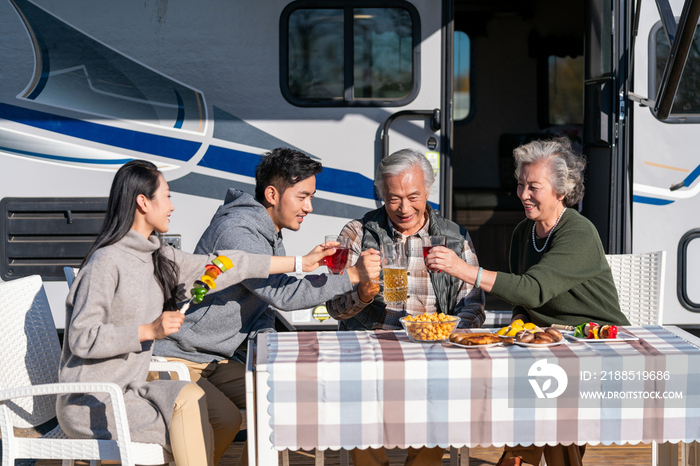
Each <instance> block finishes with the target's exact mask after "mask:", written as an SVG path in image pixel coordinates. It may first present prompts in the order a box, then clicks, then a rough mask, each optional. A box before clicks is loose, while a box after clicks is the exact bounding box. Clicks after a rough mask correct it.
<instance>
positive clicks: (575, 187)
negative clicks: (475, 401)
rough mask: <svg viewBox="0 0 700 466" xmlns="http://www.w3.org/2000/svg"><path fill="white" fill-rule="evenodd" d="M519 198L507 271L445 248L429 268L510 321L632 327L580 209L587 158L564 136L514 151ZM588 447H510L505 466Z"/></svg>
mask: <svg viewBox="0 0 700 466" xmlns="http://www.w3.org/2000/svg"><path fill="white" fill-rule="evenodd" d="M513 154H514V156H515V162H516V169H515V176H516V178H517V179H518V197H519V198H520V200H521V201H522V204H523V207H524V209H525V216H526V217H527V218H526V219H525V220H523V221H522V222H521V223H520V224H519V225H518V226H516V228H515V230H514V231H513V236H512V238H511V244H510V272H511V273H506V272H494V271H489V270H484V269H483V268H481V267H474V266H471V265H469V264H467V263H465V262H464V261H462V260H461V259H460V258H458V257H457V256H456V255H455V254H454V253H453V252H452V251H450V250H448V249H446V248H433V249H432V251H431V253H430V254H429V255H428V257H427V261H426V264H427V265H428V266H429V267H430V268H432V269H435V270H437V269H440V270H443V271H444V272H446V273H448V274H450V275H452V276H455V277H458V278H460V279H462V280H463V281H465V282H466V283H469V284H472V285H474V286H475V287H476V288H481V289H482V290H484V291H486V292H488V293H491V294H492V295H494V296H498V297H499V298H501V299H504V300H505V301H508V302H509V303H511V304H512V305H513V316H512V320H516V319H522V320H523V321H524V322H533V323H535V324H536V325H539V326H541V327H544V326H550V325H552V324H562V325H573V326H576V325H580V324H582V323H585V322H590V321H593V322H597V323H599V324H615V325H629V321H628V320H627V318H626V317H625V316H624V314H622V312H621V311H620V305H619V302H618V297H617V290H616V288H615V282H614V281H613V277H612V273H611V271H610V267H609V265H608V262H607V260H606V259H605V251H604V250H603V245H602V243H601V241H600V237H599V236H598V232H597V231H596V229H595V227H594V226H593V224H592V223H591V222H590V221H589V220H588V219H586V218H585V217H583V216H582V215H581V214H579V213H578V211H577V210H576V209H575V208H572V207H575V206H576V205H577V204H578V203H579V202H580V201H581V199H582V198H583V191H584V187H583V170H584V168H585V165H586V163H585V160H584V158H583V157H582V156H581V155H578V154H576V153H575V152H574V151H573V150H572V148H571V143H570V142H569V140H568V139H566V138H555V139H551V140H547V141H533V142H531V143H528V144H525V145H522V146H520V147H518V148H517V149H515V151H514V153H513ZM584 449H585V446H577V445H570V446H562V445H557V446H555V447H550V446H544V447H536V446H534V445H533V446H531V447H519V446H518V447H515V448H510V447H506V451H505V452H504V454H503V457H502V458H501V461H500V464H503V465H508V464H520V461H522V462H524V463H530V464H535V465H537V464H539V461H540V458H541V456H542V453H544V455H545V459H546V461H547V464H548V465H550V466H553V465H577V464H581V458H582V456H583V452H584Z"/></svg>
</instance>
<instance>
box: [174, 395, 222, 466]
mask: <svg viewBox="0 0 700 466" xmlns="http://www.w3.org/2000/svg"><path fill="white" fill-rule="evenodd" d="M207 412H208V410H207V398H206V395H205V393H204V390H202V389H201V388H200V387H198V386H197V385H196V384H193V383H188V384H187V385H185V387H184V388H183V389H182V390H180V393H179V394H178V395H177V399H176V400H175V409H174V410H173V419H172V421H171V422H170V429H169V431H168V433H169V434H170V448H171V450H172V453H173V458H174V459H175V464H177V466H202V465H208V466H213V465H214V464H215V463H214V440H213V437H214V433H213V431H212V428H211V424H209V420H208V419H207Z"/></svg>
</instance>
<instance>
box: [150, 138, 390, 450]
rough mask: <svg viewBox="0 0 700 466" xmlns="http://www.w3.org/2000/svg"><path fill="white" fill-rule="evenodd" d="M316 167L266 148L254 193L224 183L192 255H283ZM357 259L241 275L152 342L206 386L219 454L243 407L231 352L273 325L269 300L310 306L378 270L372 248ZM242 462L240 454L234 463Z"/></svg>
mask: <svg viewBox="0 0 700 466" xmlns="http://www.w3.org/2000/svg"><path fill="white" fill-rule="evenodd" d="M321 170H322V166H321V164H320V163H319V162H316V161H314V160H313V159H311V158H310V157H308V156H306V155H304V154H303V153H301V152H299V151H296V150H292V149H284V148H278V149H274V150H272V151H270V152H268V153H266V154H265V155H264V157H263V160H262V162H260V164H259V165H258V167H257V168H256V171H255V199H254V198H253V197H252V196H250V195H249V194H247V193H244V192H242V191H238V190H236V189H229V190H228V192H227V193H226V198H225V200H224V204H223V205H222V206H220V207H219V209H218V210H217V212H216V214H215V215H214V217H213V218H212V220H211V223H210V225H209V227H208V228H207V229H206V231H205V232H204V234H203V235H202V237H201V238H200V240H199V243H198V244H197V247H196V249H195V253H198V254H202V253H207V252H213V251H215V250H222V249H239V250H243V251H246V252H250V253H257V254H270V255H274V256H283V255H286V254H285V249H284V244H283V243H282V229H284V228H287V229H289V230H294V231H296V230H299V228H301V224H302V222H303V221H304V217H306V215H308V214H309V213H311V211H312V210H313V208H312V206H311V200H312V198H313V196H314V194H315V192H316V175H317V174H318V173H320V172H321ZM373 252H376V251H373ZM361 259H362V260H361V261H359V262H358V264H356V265H355V266H354V267H352V268H351V269H348V271H347V273H344V274H343V275H327V274H322V275H306V276H304V277H303V278H299V277H294V276H290V275H285V274H280V275H270V277H269V278H266V279H251V280H244V281H243V282H241V283H240V284H239V285H235V286H231V287H229V288H228V289H227V290H226V291H222V292H220V293H216V294H213V295H211V296H207V297H205V299H204V301H203V302H202V303H201V304H199V305H196V306H192V307H191V308H190V310H189V311H188V313H187V315H186V317H185V321H184V323H183V324H182V327H181V328H180V331H179V332H177V333H174V334H172V335H170V336H169V337H167V338H165V339H163V340H158V341H157V342H156V345H155V347H154V351H153V353H154V354H155V355H157V356H164V357H166V358H168V359H171V360H177V361H180V362H183V363H185V364H186V365H187V366H188V368H189V369H190V376H191V378H192V381H194V382H197V383H198V384H199V385H200V386H201V387H202V388H203V389H204V391H205V392H206V394H207V402H208V405H209V412H210V416H209V419H210V420H211V421H212V427H213V428H214V438H215V452H216V453H221V454H223V452H224V451H225V450H226V449H227V448H228V446H229V444H230V443H231V441H232V440H233V438H234V437H235V436H236V434H237V433H238V431H239V429H240V425H241V421H242V418H241V414H240V410H241V409H245V382H244V376H245V365H244V364H243V362H242V361H241V360H240V358H236V356H235V353H236V351H237V350H239V349H241V348H243V347H244V344H245V341H246V339H247V338H248V336H249V335H253V334H255V333H256V332H258V331H261V330H265V329H273V328H274V321H275V314H274V310H273V309H271V307H270V306H274V307H276V308H278V309H280V310H283V311H293V310H297V309H305V308H309V307H313V306H316V305H318V304H321V303H324V302H326V301H327V300H329V299H331V298H332V297H334V296H336V295H339V294H345V293H348V292H349V291H351V290H352V289H353V282H354V283H357V282H358V281H360V280H361V281H367V280H368V277H376V276H378V275H379V270H380V264H379V256H378V255H377V254H372V253H369V254H366V255H364V256H363V257H361ZM245 453H246V449H245V448H244V449H243V455H245ZM217 457H219V456H217ZM246 463H247V457H245V456H244V457H242V458H241V460H240V461H239V464H246Z"/></svg>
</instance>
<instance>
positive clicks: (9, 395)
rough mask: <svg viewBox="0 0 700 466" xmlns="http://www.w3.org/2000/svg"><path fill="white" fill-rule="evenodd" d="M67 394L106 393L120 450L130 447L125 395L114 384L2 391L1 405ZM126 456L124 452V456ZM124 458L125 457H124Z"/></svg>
mask: <svg viewBox="0 0 700 466" xmlns="http://www.w3.org/2000/svg"><path fill="white" fill-rule="evenodd" d="M65 393H106V394H107V395H109V397H110V399H111V401H112V408H113V410H114V423H115V427H116V429H117V439H118V443H119V444H120V446H119V450H120V453H122V451H121V450H122V442H124V445H128V444H129V443H130V442H131V434H129V424H128V420H127V417H126V406H125V404H124V393H122V390H121V388H119V385H117V384H115V383H112V382H71V383H48V384H43V385H30V386H27V387H16V388H8V389H5V390H0V403H1V402H4V401H7V400H11V399H14V398H22V397H26V396H40V395H58V394H65ZM124 454H126V452H123V453H122V455H124ZM122 458H124V456H122Z"/></svg>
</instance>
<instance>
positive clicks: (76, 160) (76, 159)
mask: <svg viewBox="0 0 700 466" xmlns="http://www.w3.org/2000/svg"><path fill="white" fill-rule="evenodd" d="M0 150H2V151H5V152H11V153H13V154H20V155H29V156H31V157H38V158H41V159H47V160H58V161H61V162H74V163H88V164H95V165H124V164H125V163H127V162H129V161H130V160H133V159H82V158H80V157H63V156H60V155H51V154H40V153H39V152H30V151H27V150H19V149H11V148H9V147H2V146H0Z"/></svg>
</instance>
